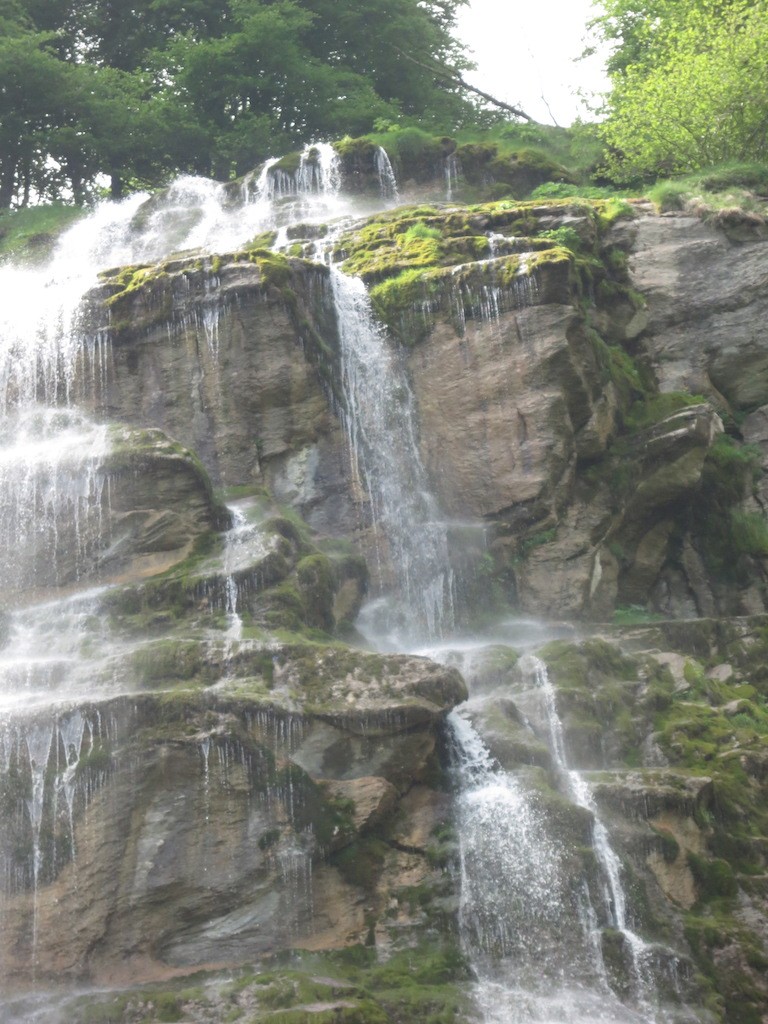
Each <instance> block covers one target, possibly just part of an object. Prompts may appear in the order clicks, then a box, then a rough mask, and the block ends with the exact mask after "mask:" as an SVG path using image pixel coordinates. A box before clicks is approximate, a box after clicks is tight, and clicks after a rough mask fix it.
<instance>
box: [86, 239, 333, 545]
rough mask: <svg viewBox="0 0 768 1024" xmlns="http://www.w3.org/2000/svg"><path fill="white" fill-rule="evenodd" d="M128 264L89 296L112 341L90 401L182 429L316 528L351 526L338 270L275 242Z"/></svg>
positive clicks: (95, 323) (117, 413)
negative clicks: (334, 404)
mask: <svg viewBox="0 0 768 1024" xmlns="http://www.w3.org/2000/svg"><path fill="white" fill-rule="evenodd" d="M276 268H277V269H276ZM128 270H129V271H131V273H127V272H126V271H125V270H123V271H120V272H119V273H116V274H115V275H114V276H113V277H109V276H108V275H106V276H105V277H104V283H103V285H102V286H101V287H100V288H99V289H97V290H96V291H94V292H93V293H92V294H91V296H90V310H91V311H90V322H91V330H92V331H94V333H96V334H98V333H99V332H101V333H106V335H107V337H108V339H109V342H108V345H107V347H106V350H104V351H102V349H100V348H97V349H94V353H93V357H92V358H93V360H94V363H95V369H94V371H93V376H92V377H90V376H89V375H84V377H83V378H82V381H81V383H82V386H83V393H82V401H83V402H84V403H85V404H91V406H92V407H93V408H94V409H95V410H96V411H97V412H98V413H99V414H100V415H101V416H106V417H107V418H109V419H111V420H118V421H122V422H128V423H132V424H136V425H137V426H141V427H157V428H159V429H161V430H164V431H166V432H167V433H168V434H169V435H170V436H172V437H174V438H181V439H183V440H184V441H185V443H187V444H188V445H189V446H190V447H191V448H192V449H193V450H194V451H195V452H196V453H197V455H198V456H199V458H201V459H202V460H203V462H204V464H205V466H206V469H207V470H208V472H209V474H210V476H211V478H212V480H213V482H214V484H217V485H222V486H225V487H232V486H241V487H242V486H251V487H253V486H258V485H261V486H265V485H266V486H268V487H269V488H270V490H271V491H272V493H274V494H275V496H276V497H277V498H278V500H283V501H286V502H289V503H290V504H293V505H295V506H296V507H298V508H299V509H300V510H301V511H302V513H303V515H304V516H305V518H306V519H307V520H308V521H309V522H311V524H312V525H314V526H316V527H317V528H319V529H324V530H325V531H327V532H336V533H344V532H349V531H350V530H351V528H352V524H353V516H352V514H351V512H350V506H349V501H348V499H347V497H346V494H345V489H344V487H345V485H344V472H345V458H344V451H343V436H342V432H341V431H340V428H339V424H338V420H337V419H336V418H335V416H334V415H333V413H332V412H331V409H330V408H329V399H332V396H333V392H332V386H331V383H330V382H331V381H332V380H333V379H334V376H338V375H337V374H336V375H334V371H333V366H334V361H335V358H336V357H335V354H334V353H335V348H336V326H335V321H334V319H333V309H332V305H331V300H330V295H329V292H328V289H327V287H326V278H327V270H326V269H325V268H324V267H321V266H319V265H317V264H312V265H310V264H305V263H302V262H301V261H298V260H297V261H293V262H291V263H290V264H289V263H287V262H286V261H284V260H283V261H281V262H280V261H278V260H276V259H275V258H270V254H269V253H267V252H266V251H265V250H258V251H257V254H256V255H254V254H253V253H245V252H244V253H238V254H234V255H232V256H228V257H227V256H224V257H216V258H215V259H211V258H210V257H206V258H205V259H202V258H199V257H190V258H189V259H179V260H171V261H167V262H165V263H163V264H161V265H159V266H157V267H153V268H128Z"/></svg>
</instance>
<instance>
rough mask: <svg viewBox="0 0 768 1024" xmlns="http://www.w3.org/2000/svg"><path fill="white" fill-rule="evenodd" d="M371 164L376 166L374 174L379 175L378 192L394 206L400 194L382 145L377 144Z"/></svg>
mask: <svg viewBox="0 0 768 1024" xmlns="http://www.w3.org/2000/svg"><path fill="white" fill-rule="evenodd" d="M373 164H374V167H375V168H376V174H377V175H378V177H379V192H380V193H381V197H382V199H386V200H387V202H388V203H391V205H393V206H396V205H397V203H398V201H399V199H400V194H399V192H398V189H397V178H396V177H395V172H394V170H393V169H392V164H391V162H390V159H389V156H388V154H387V151H386V149H384V147H383V146H378V147H377V149H376V154H375V156H374V158H373Z"/></svg>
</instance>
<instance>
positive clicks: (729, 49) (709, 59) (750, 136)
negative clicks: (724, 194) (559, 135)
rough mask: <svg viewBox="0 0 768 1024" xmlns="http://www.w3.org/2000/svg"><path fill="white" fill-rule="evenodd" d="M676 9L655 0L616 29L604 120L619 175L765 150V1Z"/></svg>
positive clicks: (677, 168) (684, 167) (759, 156)
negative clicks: (618, 44) (616, 42)
mask: <svg viewBox="0 0 768 1024" xmlns="http://www.w3.org/2000/svg"><path fill="white" fill-rule="evenodd" d="M604 6H606V7H608V6H611V7H613V8H614V9H616V8H618V7H619V6H626V5H625V4H619V3H618V2H613V3H612V4H610V5H609V4H605V5H604ZM680 7H683V8H685V13H684V17H683V16H681V15H680V10H679V8H678V9H677V10H675V5H674V4H671V5H670V4H669V3H668V2H666V0H658V2H656V0H653V3H651V4H643V5H642V11H643V13H644V15H645V20H644V21H642V24H641V19H640V17H639V15H638V12H637V11H636V10H635V12H634V15H633V18H632V21H631V26H630V27H631V31H627V28H626V25H625V26H624V28H623V29H622V32H623V33H624V34H623V35H622V38H623V39H624V40H625V42H624V43H622V46H621V47H620V49H619V51H617V54H616V55H614V61H613V64H612V68H613V70H612V85H613V88H612V91H611V93H610V96H609V99H608V107H607V112H608V119H607V121H606V122H605V124H604V127H603V135H604V138H605V139H606V140H607V142H608V143H609V145H610V146H611V147H612V149H613V154H614V155H613V156H612V157H611V158H610V160H609V166H610V170H611V172H612V174H613V176H614V177H615V178H617V179H619V180H631V179H633V178H637V177H647V176H653V175H658V174H659V173H665V174H674V173H678V172H686V171H693V170H697V169H700V168H702V167H706V166H711V165H713V164H716V163H721V162H724V161H731V160H741V161H745V160H763V159H765V158H766V157H767V156H768V62H767V61H766V60H765V53H766V50H767V49H768V5H766V3H765V2H757V3H755V2H749V0H731V2H729V3H727V4H724V3H715V2H711V0H704V2H698V3H696V4H693V3H691V2H687V0H686V2H685V3H683V4H681V5H680ZM662 28H663V30H662Z"/></svg>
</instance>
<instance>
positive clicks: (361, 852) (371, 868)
mask: <svg viewBox="0 0 768 1024" xmlns="http://www.w3.org/2000/svg"><path fill="white" fill-rule="evenodd" d="M386 854H387V847H386V846H385V845H384V843H382V842H381V841H380V840H379V839H374V838H362V839H358V840H357V841H356V842H354V843H350V845H349V846H345V847H344V849H343V850H340V851H339V852H338V853H336V854H334V856H333V858H332V859H331V863H332V864H333V865H334V867H335V868H336V869H337V871H338V872H339V874H340V875H341V877H342V878H343V879H344V881H345V882H348V883H349V884H350V885H354V886H357V887H358V888H360V889H365V890H366V891H367V892H371V891H372V890H373V889H375V887H376V884H377V882H378V880H379V876H380V874H381V869H382V867H383V865H384V858H385V856H386Z"/></svg>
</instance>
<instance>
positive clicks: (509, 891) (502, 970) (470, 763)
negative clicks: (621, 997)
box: [449, 709, 650, 1024]
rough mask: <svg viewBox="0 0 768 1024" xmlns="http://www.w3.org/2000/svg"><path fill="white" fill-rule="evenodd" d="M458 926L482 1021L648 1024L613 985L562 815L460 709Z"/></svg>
mask: <svg viewBox="0 0 768 1024" xmlns="http://www.w3.org/2000/svg"><path fill="white" fill-rule="evenodd" d="M449 724H450V728H451V734H452V739H453V766H454V773H455V777H456V785H457V789H458V795H457V798H456V805H457V806H456V825H457V834H458V837H459V854H460V857H459V859H460V884H461V895H460V909H459V928H460V936H461V941H462V945H463V948H464V951H465V953H466V955H467V958H468V960H469V961H470V963H471V965H472V968H473V971H474V973H475V977H476V984H475V985H474V988H473V996H474V999H475V1002H476V1004H477V1007H478V1010H479V1013H480V1019H481V1020H482V1022H483V1024H534V1022H539V1021H547V1022H549V1021H551V1022H553V1024H554V1022H557V1024H592V1022H598V1021H599V1022H605V1024H640V1022H641V1021H645V1022H647V1024H650V1022H648V1018H646V1017H645V1016H643V1015H642V1014H638V1012H637V1011H636V1010H634V1009H632V1008H631V1007H626V1006H623V1005H622V1004H621V1003H620V1002H619V1001H618V999H616V997H615V996H614V995H613V993H612V992H611V991H610V988H609V986H608V983H607V981H606V977H605V970H604V967H603V964H602V959H601V957H600V955H599V950H598V949H597V948H596V946H595V942H594V937H593V931H594V921H593V914H592V913H591V907H590V903H589V895H588V892H587V891H586V889H585V887H584V886H582V885H581V884H580V881H579V876H578V874H577V873H575V872H574V870H573V865H572V864H570V865H569V864H568V860H569V857H571V856H572V854H571V853H570V851H569V849H568V847H567V845H566V843H565V842H564V840H563V838H562V827H561V826H559V824H558V820H557V812H556V811H555V810H554V809H551V808H550V809H547V807H546V806H545V804H544V803H543V802H542V801H541V799H540V798H538V797H537V791H536V788H535V787H534V786H531V785H530V784H529V785H526V780H525V777H524V774H521V775H520V777H518V776H516V775H514V774H512V773H509V772H505V771H503V770H502V769H501V767H500V766H499V765H498V764H497V763H496V762H495V761H494V759H493V758H492V757H491V755H490V753H489V752H488V750H487V748H486V747H485V745H484V744H483V741H482V740H481V738H480V736H479V735H478V733H477V732H476V731H475V729H474V728H473V727H472V725H471V723H470V722H469V720H468V719H467V717H466V714H465V713H464V712H462V710H461V709H459V710H458V711H454V712H452V714H451V715H450V716H449Z"/></svg>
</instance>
